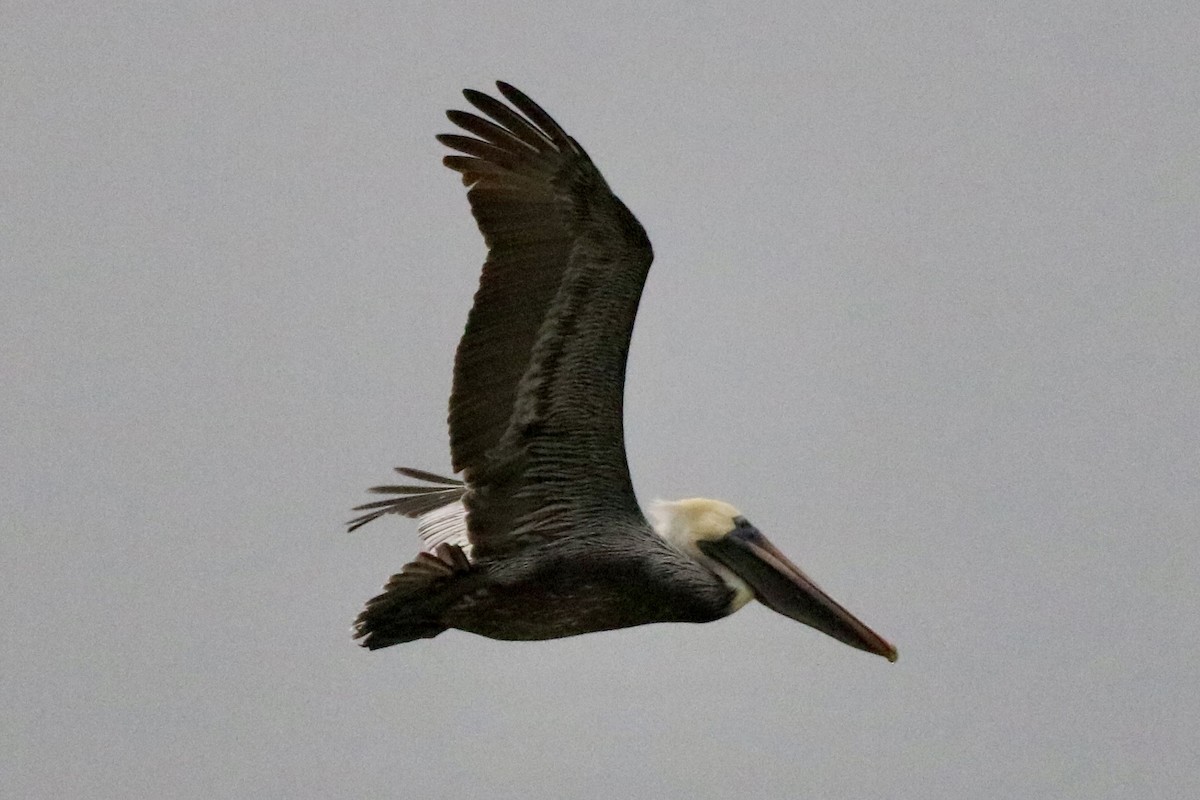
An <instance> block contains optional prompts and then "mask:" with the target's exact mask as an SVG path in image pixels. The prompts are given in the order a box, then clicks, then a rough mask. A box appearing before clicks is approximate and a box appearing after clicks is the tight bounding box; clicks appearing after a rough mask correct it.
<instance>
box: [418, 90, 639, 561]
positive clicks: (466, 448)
mask: <svg viewBox="0 0 1200 800" xmlns="http://www.w3.org/2000/svg"><path fill="white" fill-rule="evenodd" d="M497 87H498V88H499V90H500V94H501V95H502V96H503V97H504V99H505V100H507V101H508V104H511V106H510V105H508V104H506V103H504V102H501V101H500V100H497V99H495V98H493V97H491V96H489V95H486V94H483V93H482V92H476V91H473V90H467V91H466V92H464V96H465V97H466V99H467V101H468V102H470V104H471V105H472V106H474V107H475V108H476V109H477V110H478V111H480V112H481V113H482V114H484V115H485V116H486V117H487V119H484V118H483V117H480V116H477V115H475V114H472V113H469V112H465V111H451V112H448V115H447V116H448V117H449V119H450V121H451V122H453V123H454V124H455V125H457V126H458V127H459V128H461V129H462V130H464V131H466V132H467V133H469V134H473V135H474V136H475V137H478V138H472V137H470V136H464V135H462V134H443V135H442V136H440V137H438V138H439V140H440V141H441V142H442V143H443V144H445V145H447V146H448V147H450V148H452V149H454V150H457V151H459V153H462V154H464V155H449V156H446V157H445V159H444V163H445V164H446V166H447V167H449V168H451V169H453V170H455V171H457V172H459V173H461V174H462V176H463V181H464V182H465V183H466V184H467V185H468V187H470V188H469V191H468V193H467V197H468V200H469V201H470V204H471V210H472V213H473V214H474V216H475V219H476V222H477V223H478V225H479V230H480V232H481V233H482V234H483V237H484V241H485V242H486V244H487V246H488V256H487V259H486V261H485V263H484V267H483V274H482V276H481V278H480V284H479V289H478V291H477V292H476V295H475V303H474V306H473V308H472V309H471V313H470V315H469V317H468V319H467V325H466V329H465V332H464V334H463V337H462V341H461V342H460V343H459V348H458V353H457V355H456V358H455V370H454V389H453V392H452V394H451V400H450V440H451V456H452V461H453V466H454V469H455V471H456V472H462V473H463V475H464V478H465V479H466V482H467V485H468V487H469V491H468V492H467V494H466V496H465V497H464V498H463V502H464V504H465V506H466V508H467V510H468V517H467V524H468V531H469V536H470V538H471V542H472V544H473V545H474V547H475V552H476V553H479V554H481V555H483V554H496V553H501V552H504V551H506V550H509V549H513V548H518V547H522V546H525V545H527V544H529V543H531V542H534V541H537V540H544V539H547V538H550V537H555V536H561V535H566V534H569V533H572V532H583V531H585V530H586V529H587V528H588V527H589V526H591V525H594V524H596V523H597V522H599V521H602V520H604V519H611V518H612V517H613V516H614V515H615V516H620V517H622V518H636V520H638V521H639V522H640V521H641V514H640V511H638V508H637V502H636V499H635V497H634V494H633V489H632V486H631V485H630V481H629V470H628V466H627V464H626V459H625V448H624V439H623V437H624V434H623V426H622V419H621V417H622V394H623V391H624V378H625V361H626V356H627V354H628V349H629V339H630V334H631V332H632V329H633V323H634V318H635V315H636V313H637V306H638V302H639V299H640V297H641V292H642V287H643V285H644V282H645V278H646V273H647V271H648V270H649V267H650V262H651V260H652V258H653V253H652V250H651V247H650V242H649V239H648V238H647V237H646V233H645V231H644V230H643V229H642V226H641V225H640V224H639V223H638V221H637V219H636V218H635V217H634V216H633V214H632V213H630V212H629V210H628V209H627V208H626V207H625V205H624V204H623V203H621V201H620V200H619V199H617V197H616V196H615V195H613V194H612V192H611V191H610V190H609V188H608V185H607V184H606V183H605V181H604V179H603V177H601V175H600V173H599V171H598V170H597V169H596V167H595V165H594V164H593V163H592V161H591V159H590V158H589V157H588V155H587V153H586V152H584V150H583V148H582V147H580V146H579V144H578V143H577V142H576V141H575V140H574V139H573V138H571V137H570V136H569V135H568V134H567V133H566V131H565V130H563V128H562V127H561V126H560V125H559V124H558V123H557V122H555V121H554V119H553V118H552V117H551V116H550V115H549V114H547V113H546V112H545V110H543V109H542V108H541V106H539V105H538V104H537V103H535V102H534V101H533V100H531V99H530V98H529V97H528V96H527V95H525V94H524V93H522V92H521V91H519V90H518V89H516V88H514V87H512V86H510V85H509V84H506V83H502V82H500V83H497Z"/></svg>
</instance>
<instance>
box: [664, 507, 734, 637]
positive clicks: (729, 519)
mask: <svg viewBox="0 0 1200 800" xmlns="http://www.w3.org/2000/svg"><path fill="white" fill-rule="evenodd" d="M738 519H745V517H743V516H742V512H740V511H738V510H737V509H736V508H734V507H733V506H731V505H729V503H725V502H722V501H720V500H709V499H708V498H705V497H691V498H688V499H686V500H673V501H672V500H656V501H654V503H653V504H652V505H651V506H650V524H651V526H652V527H653V528H654V531H655V533H657V534H658V535H659V536H661V537H663V538H664V539H666V540H667V541H668V542H670V543H671V544H673V545H675V546H676V547H677V548H679V549H680V550H682V551H683V552H684V553H686V554H687V555H689V556H691V557H692V558H694V559H696V560H697V561H699V562H700V563H701V564H703V565H704V566H706V567H708V568H709V569H710V570H712V571H713V572H715V573H716V574H717V576H718V577H720V578H721V580H723V581H724V582H725V585H726V586H728V587H729V588H730V589H732V590H733V592H734V595H733V601H732V602H731V603H730V609H729V613H730V614H732V613H733V612H734V611H737V610H738V609H739V608H741V607H742V606H744V605H746V603H749V602H750V600H751V598H753V597H754V590H753V589H751V588H750V584H748V583H746V582H745V581H744V580H742V579H741V578H740V577H738V575H737V573H735V572H734V571H733V570H731V569H729V568H728V567H726V566H725V565H724V564H722V563H721V562H720V561H717V560H715V559H712V558H709V557H708V556H707V555H706V554H705V553H704V552H702V551H701V550H700V546H699V544H698V543H699V542H701V541H706V542H707V541H715V540H717V539H722V538H724V537H726V536H728V535H729V534H730V532H732V531H733V530H735V529H736V528H737V520H738Z"/></svg>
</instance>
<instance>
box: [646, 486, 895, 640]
mask: <svg viewBox="0 0 1200 800" xmlns="http://www.w3.org/2000/svg"><path fill="white" fill-rule="evenodd" d="M650 522H651V525H652V526H653V528H654V530H655V531H656V532H657V533H658V534H659V535H660V536H662V537H663V538H664V539H666V540H667V541H668V542H670V543H671V544H673V545H674V546H675V547H676V548H678V549H679V550H680V551H682V552H683V553H685V554H686V555H689V556H691V557H692V558H694V559H696V560H697V561H698V562H700V563H701V564H703V565H704V566H705V567H707V568H708V569H710V570H712V572H714V573H715V574H716V575H717V576H718V577H720V578H721V580H722V581H724V582H725V585H726V586H728V587H729V588H730V589H732V590H733V592H734V596H733V601H732V602H731V603H730V609H729V613H733V612H734V611H737V610H738V609H739V608H741V607H742V606H744V605H745V604H746V603H748V602H749V601H750V598H751V597H755V598H758V600H759V601H760V602H761V603H762V604H763V605H765V606H767V607H768V608H771V609H773V610H774V611H778V612H779V613H780V614H783V615H785V616H788V617H791V618H792V619H794V620H797V621H799V622H803V623H804V624H805V625H809V626H811V627H813V628H816V629H817V630H819V631H821V632H822V633H826V634H828V635H830V636H832V637H834V638H835V639H837V640H839V641H842V642H845V643H846V644H848V645H850V646H851V647H857V648H858V649H860V650H866V651H868V652H871V653H876V654H878V655H881V656H883V657H885V658H887V659H888V660H889V661H895V660H896V648H894V647H892V646H891V645H890V644H888V643H887V642H886V641H884V639H883V638H882V637H881V636H879V634H877V633H875V632H874V631H872V630H871V629H870V628H868V627H867V626H866V625H864V624H862V623H861V622H860V621H859V620H858V619H857V618H856V617H855V616H854V615H853V614H851V613H850V612H849V611H847V610H846V609H844V608H842V606H840V605H838V603H837V602H836V601H834V599H833V598H832V597H830V596H829V595H827V594H825V592H823V591H821V589H820V587H818V586H817V585H816V584H815V583H813V582H812V581H811V580H810V579H809V578H808V576H807V575H805V574H804V573H803V572H802V571H801V570H800V568H799V567H797V566H796V565H795V564H793V563H792V562H791V561H789V560H788V559H787V557H786V556H785V555H784V554H783V553H781V552H779V550H777V549H776V548H775V546H774V545H772V544H771V543H770V542H769V541H768V540H767V537H765V536H763V535H762V533H761V532H759V530H758V529H757V528H755V527H754V526H753V525H751V524H750V522H749V521H748V520H747V519H746V518H745V517H744V516H742V514H741V512H739V511H738V510H737V509H736V508H734V507H733V506H731V505H729V504H728V503H723V502H721V501H720V500H708V499H705V498H702V497H695V498H691V499H688V500H676V501H674V502H667V501H662V500H660V501H657V502H655V503H654V504H653V505H652V506H651V507H650Z"/></svg>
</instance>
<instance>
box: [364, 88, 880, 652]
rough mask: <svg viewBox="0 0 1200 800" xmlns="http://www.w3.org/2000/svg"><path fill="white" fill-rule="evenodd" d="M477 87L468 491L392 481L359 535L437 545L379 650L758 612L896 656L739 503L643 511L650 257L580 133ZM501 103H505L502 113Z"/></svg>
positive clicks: (419, 563)
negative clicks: (637, 420)
mask: <svg viewBox="0 0 1200 800" xmlns="http://www.w3.org/2000/svg"><path fill="white" fill-rule="evenodd" d="M496 87H497V89H498V90H499V95H500V98H497V97H494V96H492V95H489V94H486V93H484V92H479V91H475V90H472V89H467V90H465V91H464V92H463V95H464V97H465V98H466V100H467V102H468V103H469V104H470V105H471V106H472V107H473V109H474V112H477V113H473V112H468V111H460V110H451V111H448V112H447V117H448V118H449V120H450V122H451V123H453V124H454V125H455V126H457V127H458V128H459V129H461V131H462V132H461V133H445V134H440V135H439V136H437V139H438V141H440V142H441V143H442V144H443V145H445V146H447V147H448V148H450V149H451V150H452V151H454V152H453V153H452V154H451V155H446V156H445V157H444V158H443V163H444V164H445V166H447V167H449V168H450V169H451V170H454V171H455V172H457V173H458V174H459V175H460V176H461V178H462V182H463V184H464V185H465V186H466V187H467V199H468V201H469V204H470V207H471V211H472V214H473V215H474V217H475V220H476V223H477V224H478V227H479V230H480V232H481V233H482V235H483V238H484V241H485V243H486V245H487V256H486V259H485V262H484V265H483V270H482V275H481V277H480V281H479V287H478V290H477V292H476V294H475V297H474V304H473V306H472V308H471V310H470V313H469V315H468V317H467V321H466V326H465V329H464V332H463V335H462V338H461V340H460V342H459V344H458V349H457V352H456V354H455V359H454V377H453V386H452V390H451V395H450V402H449V417H448V423H449V433H450V459H451V466H452V471H453V473H454V474H455V475H457V476H459V477H447V476H443V475H438V474H436V473H432V472H427V471H425V470H419V469H413V468H409V467H397V468H396V472H398V473H399V474H400V475H402V476H403V477H404V478H407V479H408V480H409V481H410V482H408V483H402V484H396V485H384V486H375V487H373V488H371V489H369V490H368V491H370V492H373V493H376V494H382V495H387V497H386V498H385V499H382V500H377V501H374V502H369V503H366V504H363V505H360V506H358V507H356V508H355V511H361V512H364V513H363V514H362V515H361V516H358V517H356V518H354V519H353V520H351V521H350V522H349V523H348V526H349V529H350V530H351V531H353V530H356V529H357V528H359V527H361V526H363V525H365V524H367V523H368V522H371V521H372V520H375V519H378V518H379V517H382V516H384V515H387V514H399V515H403V516H405V517H410V518H415V519H417V520H418V524H417V533H418V534H419V536H420V538H421V539H422V540H423V547H422V549H421V550H420V552H418V553H417V555H416V556H415V558H413V560H412V561H410V562H409V563H407V564H406V565H404V566H403V567H402V568H401V569H400V571H399V572H398V573H396V574H395V575H393V576H392V577H391V579H390V580H389V581H388V582H387V583H386V585H385V586H384V588H383V591H382V593H381V594H379V595H378V596H376V597H374V598H372V599H371V600H369V601H368V602H367V603H366V606H365V608H364V609H363V611H362V613H361V614H359V616H358V618H357V619H356V620H355V623H354V638H356V639H358V640H361V641H360V644H361V645H363V646H364V647H366V648H368V649H370V650H377V649H380V648H384V647H390V646H392V645H396V644H401V643H405V642H412V641H415V640H417V639H426V638H432V637H435V636H437V635H439V634H441V633H443V632H444V631H446V630H449V629H456V630H461V631H467V632H470V633H474V634H478V635H481V636H485V637H489V638H492V639H500V640H509V641H535V640H545V639H556V638H560V637H566V636H574V635H578V634H585V633H593V632H598V631H607V630H614V629H618V628H626V627H631V626H635V625H644V624H649V623H658V622H710V621H713V620H717V619H721V618H723V617H726V616H728V615H730V614H732V613H733V612H735V611H737V610H738V609H740V608H742V607H744V606H745V605H746V604H747V603H749V602H750V601H751V600H757V601H759V602H760V603H762V604H764V605H766V606H767V607H768V608H770V609H772V610H774V611H776V612H778V613H780V614H783V615H785V616H787V617H790V618H792V619H794V620H796V621H799V622H801V623H804V624H805V625H808V626H810V627H812V628H815V629H816V630H818V631H821V632H822V633H825V634H827V635H829V636H831V637H833V638H834V639H837V640H839V641H841V642H844V643H845V644H847V645H850V646H851V647H854V648H857V649H859V650H863V651H866V652H869V653H874V654H877V655H881V656H883V657H885V658H887V659H888V660H889V661H895V660H896V658H897V653H896V649H895V648H894V647H893V646H892V645H891V644H890V643H888V642H887V641H886V640H884V639H883V638H882V637H881V636H879V635H878V634H876V633H875V632H874V631H872V630H871V629H870V628H868V627H867V626H866V625H865V624H863V623H862V622H861V621H859V620H858V618H857V617H855V616H854V615H853V614H851V613H850V612H849V611H847V610H846V609H845V608H843V607H842V606H841V605H839V604H838V603H837V602H836V601H834V600H833V598H831V597H830V596H829V595H828V594H826V593H825V592H824V591H822V590H821V589H820V588H819V587H818V586H817V584H816V583H815V582H813V581H812V580H811V579H810V578H809V577H808V576H807V575H806V574H805V573H804V572H803V571H802V570H801V569H800V568H799V567H797V566H796V565H795V564H793V563H792V562H791V561H790V560H788V558H787V557H786V556H784V554H783V553H782V552H780V551H779V550H778V549H777V548H776V547H775V546H774V545H773V544H771V542H770V541H769V540H768V539H767V538H766V536H764V535H763V533H762V532H761V531H759V530H758V528H756V527H755V526H754V525H753V524H751V523H750V522H749V521H748V520H747V518H746V517H745V516H744V515H743V514H742V513H741V512H740V511H738V510H737V509H736V508H735V507H733V506H732V505H730V504H728V503H726V502H723V501H719V500H711V499H706V498H689V499H683V500H678V501H669V502H668V501H659V502H656V503H655V504H654V505H653V506H651V507H650V508H649V509H648V511H649V513H648V514H645V513H643V511H642V510H641V507H640V506H639V504H638V501H637V498H636V496H635V494H634V490H633V486H632V482H631V479H630V474H629V467H628V463H627V460H626V454H625V442H624V429H623V419H622V417H623V394H624V383H625V365H626V357H627V355H628V352H629V346H630V340H631V334H632V332H633V327H634V319H635V316H636V314H637V309H638V304H639V301H640V298H641V295H642V288H643V285H644V283H645V280H646V275H647V272H648V271H649V269H650V263H651V261H652V260H653V250H652V248H651V244H650V240H649V238H648V237H647V235H646V232H645V230H644V229H643V227H642V225H641V224H640V223H639V222H638V220H637V218H636V217H634V215H633V213H632V212H630V211H629V209H628V208H627V207H626V206H625V204H624V203H623V202H621V200H619V199H618V198H617V197H616V195H614V194H613V192H612V191H611V190H610V189H609V187H608V184H607V183H606V182H605V180H604V178H603V177H602V176H601V174H600V171H599V170H598V169H597V167H596V165H595V164H594V163H593V161H592V159H591V158H590V157H589V156H588V154H587V152H586V151H585V150H584V149H583V147H582V146H580V144H579V142H577V141H576V140H575V139H574V138H573V137H571V136H570V135H568V134H567V132H566V131H565V130H564V129H563V128H562V127H561V126H560V125H559V124H558V123H557V122H555V120H554V119H553V118H552V117H551V116H550V115H549V114H548V113H547V112H546V111H544V110H543V109H542V107H541V106H539V105H538V104H537V103H535V102H534V101H533V100H532V99H530V98H529V96H528V95H526V94H525V93H524V92H522V91H520V90H519V89H517V88H515V87H514V86H512V85H511V84H508V83H505V82H503V81H498V82H497V83H496ZM501 98H502V99H501Z"/></svg>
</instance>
